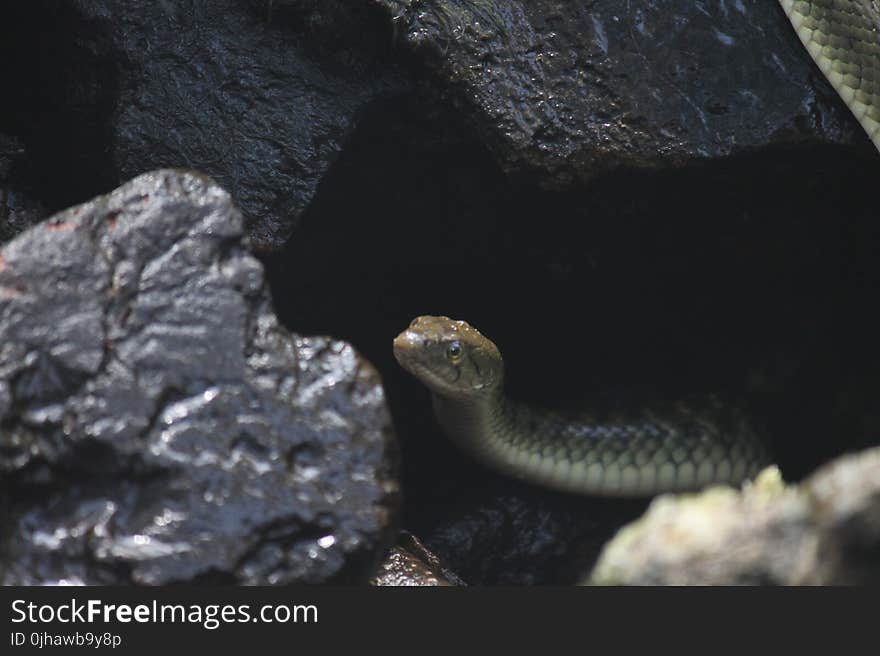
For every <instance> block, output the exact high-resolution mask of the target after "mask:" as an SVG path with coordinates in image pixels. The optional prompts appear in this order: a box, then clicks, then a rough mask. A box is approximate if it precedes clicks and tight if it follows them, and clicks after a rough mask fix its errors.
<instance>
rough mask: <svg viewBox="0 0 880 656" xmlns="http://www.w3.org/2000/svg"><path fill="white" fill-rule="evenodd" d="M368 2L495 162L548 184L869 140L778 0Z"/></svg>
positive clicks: (438, 0) (866, 146)
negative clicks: (623, 168) (625, 169)
mask: <svg viewBox="0 0 880 656" xmlns="http://www.w3.org/2000/svg"><path fill="white" fill-rule="evenodd" d="M373 2H375V3H378V4H379V5H381V6H383V7H384V8H385V9H386V10H387V11H388V13H389V15H390V19H391V21H392V23H393V25H394V27H395V30H396V33H397V34H398V37H399V39H400V40H401V41H403V42H404V43H406V44H407V45H408V46H409V47H410V48H411V50H412V52H413V53H414V56H415V57H416V59H417V60H418V61H420V62H424V64H425V65H427V66H428V67H429V68H430V69H431V70H432V71H434V73H435V74H436V78H437V80H438V81H439V84H440V86H441V87H442V88H443V91H444V93H445V94H446V95H448V96H449V97H450V98H451V99H452V100H453V101H454V102H455V103H456V104H457V105H458V106H459V107H460V108H461V110H462V111H463V112H464V113H465V114H467V116H468V117H469V118H470V121H471V123H472V125H474V126H475V127H476V129H477V130H478V132H479V133H480V134H481V135H482V138H483V139H484V140H485V142H486V143H487V144H489V145H490V146H491V147H492V148H493V149H494V151H495V153H496V156H497V157H498V159H499V161H500V162H501V163H502V165H503V166H504V167H505V168H506V169H508V170H522V169H524V170H528V171H531V172H536V173H537V174H538V176H539V177H540V179H541V180H542V181H543V182H545V183H549V184H552V185H564V184H570V183H572V182H577V181H581V180H584V179H587V178H590V177H592V176H594V175H596V174H598V173H601V172H604V171H608V170H609V169H614V168H616V167H618V166H620V165H632V166H638V167H658V166H663V167H667V166H670V165H674V164H682V163H686V162H689V161H694V160H703V159H707V158H710V159H711V158H719V157H724V156H727V155H731V154H736V153H742V152H747V151H751V150H752V149H754V148H766V147H778V146H784V145H791V144H796V143H800V142H813V143H817V142H829V143H835V144H840V143H846V144H849V143H858V144H860V145H861V146H862V147H864V148H868V142H867V139H866V138H865V137H864V135H862V134H861V131H860V130H859V128H858V125H857V124H856V123H855V120H854V119H852V117H851V116H850V115H849V113H848V111H847V110H846V108H845V106H844V105H843V104H842V102H841V101H840V100H839V99H838V98H837V95H836V93H835V92H834V91H833V90H832V89H831V87H830V85H828V84H827V82H826V81H825V80H824V78H823V77H822V76H821V74H820V73H819V72H818V70H817V69H815V68H814V66H813V64H812V62H811V61H810V58H809V56H808V54H807V53H806V52H805V51H804V49H803V47H802V46H801V44H800V42H799V41H798V39H797V37H796V36H795V34H794V32H793V30H792V29H791V26H790V25H789V23H788V21H787V20H786V18H785V16H784V14H783V13H782V11H781V10H780V8H779V6H778V5H777V3H776V2H749V3H743V2H692V1H690V0H685V1H678V2H657V1H656V0H645V1H640V2H626V3H622V2H620V1H619V0H599V1H598V2H591V3H587V4H583V3H581V4H578V5H577V6H576V7H573V6H572V4H571V3H569V2H564V1H562V0H539V1H535V2H519V1H514V2H501V1H500V0H467V1H465V0H437V1H436V2H417V1H415V0H373Z"/></svg>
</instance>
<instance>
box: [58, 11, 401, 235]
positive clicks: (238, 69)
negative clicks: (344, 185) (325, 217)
mask: <svg viewBox="0 0 880 656" xmlns="http://www.w3.org/2000/svg"><path fill="white" fill-rule="evenodd" d="M74 6H75V7H76V11H77V14H78V20H79V21H81V25H80V26H79V27H78V28H76V32H75V33H76V34H77V36H76V37H75V38H76V39H78V40H79V41H80V42H81V45H82V47H83V48H85V49H87V50H92V51H96V52H97V53H99V54H98V57H99V59H101V60H104V61H109V62H110V66H109V69H108V70H111V71H112V72H113V77H114V86H115V87H116V89H117V94H118V97H117V98H116V99H115V107H116V109H115V111H114V112H113V113H112V115H111V116H110V117H109V124H108V126H107V131H108V133H109V140H110V143H109V148H110V150H111V152H112V157H113V161H114V169H115V172H116V174H117V175H118V178H119V179H121V180H127V179H129V178H131V177H133V176H135V175H138V174H140V173H143V172H144V171H146V170H150V169H152V168H159V167H166V166H182V167H187V168H193V169H197V170H199V171H203V172H205V173H207V174H209V175H211V176H213V177H214V178H215V179H216V180H217V181H218V182H219V183H220V184H221V185H223V187H224V188H225V189H228V190H229V192H230V193H231V194H232V196H233V198H235V201H236V203H237V204H238V205H239V207H241V209H242V211H243V212H244V214H245V217H246V218H247V220H248V229H249V233H250V235H251V238H252V243H253V244H254V246H255V247H257V248H264V249H269V248H277V247H279V246H281V245H282V244H283V243H284V241H285V240H286V239H287V238H288V237H289V236H290V233H291V232H292V230H293V229H294V227H295V225H296V224H297V221H298V219H299V216H300V214H301V213H302V212H303V210H304V209H305V208H306V207H307V206H308V204H309V202H310V201H311V199H312V197H313V195H314V193H315V190H316V188H317V185H318V182H319V181H320V180H321V178H322V177H323V175H324V172H325V171H326V169H327V168H328V167H329V166H330V163H331V162H332V161H333V159H334V158H335V156H336V155H337V153H338V152H339V150H340V148H341V146H342V142H343V141H344V139H345V137H346V136H347V134H348V132H349V131H350V130H351V129H352V127H353V126H354V124H355V120H356V115H357V113H358V112H359V111H360V110H361V109H362V108H363V107H364V106H365V105H366V104H367V103H369V102H370V101H371V100H373V99H375V98H376V97H378V96H381V95H385V94H389V93H391V92H393V91H394V90H396V89H399V88H400V86H401V85H402V83H401V78H400V75H399V74H398V73H396V72H395V70H394V67H393V66H392V65H390V64H389V63H388V62H383V60H382V59H383V55H382V53H381V47H382V46H384V44H385V43H387V41H385V42H384V43H383V41H382V35H381V34H380V33H379V31H378V30H370V29H368V28H369V26H370V25H372V24H374V23H377V22H378V21H372V20H371V15H370V13H369V12H367V11H364V8H358V7H356V6H351V5H350V4H347V3H344V2H339V1H338V0H331V1H330V2H328V1H326V0H320V1H307V2H297V3H292V2H278V1H277V0H276V1H274V2H247V1H242V0H221V1H219V2H192V3H182V4H181V3H176V2H150V1H145V0H136V1H134V2H125V3H118V2H108V1H103V0H101V1H98V2H94V1H93V0H84V1H81V2H80V1H77V2H75V3H74ZM365 28H367V29H365ZM380 44H381V45H380Z"/></svg>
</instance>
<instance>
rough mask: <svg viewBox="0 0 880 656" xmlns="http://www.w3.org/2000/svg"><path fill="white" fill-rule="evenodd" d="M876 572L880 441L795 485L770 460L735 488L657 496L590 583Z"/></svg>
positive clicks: (808, 581) (841, 579)
mask: <svg viewBox="0 0 880 656" xmlns="http://www.w3.org/2000/svg"><path fill="white" fill-rule="evenodd" d="M877 581H880V448H874V449H870V450H868V451H865V452H863V453H860V454H854V455H848V456H844V457H841V458H839V459H837V460H835V461H834V462H832V463H830V464H828V465H826V466H825V467H822V468H821V469H819V470H818V471H817V472H815V473H814V474H813V475H812V476H810V477H809V478H808V479H806V480H805V481H803V482H802V483H801V484H799V485H788V486H787V485H785V484H784V483H783V481H782V477H781V475H780V473H779V470H778V469H777V468H775V467H770V468H767V469H766V470H764V471H763V472H762V473H761V474H760V475H759V476H758V478H757V479H756V480H755V481H754V482H753V483H750V484H746V485H745V486H744V487H743V489H742V490H741V491H737V490H734V489H732V488H728V487H715V488H711V489H708V490H706V491H704V492H702V493H699V494H690V495H663V496H661V497H658V498H657V499H656V500H655V501H654V502H653V503H652V504H651V506H650V507H649V508H648V511H647V512H646V513H645V515H644V516H643V517H642V518H641V519H639V520H637V521H636V522H633V523H632V524H629V525H628V526H625V527H624V528H623V529H621V530H620V531H619V532H618V534H617V535H616V536H615V537H614V539H612V540H611V542H609V543H608V544H607V545H606V546H605V548H604V550H603V552H602V554H601V556H600V557H599V561H598V563H597V565H596V567H595V568H594V570H593V572H592V574H591V576H590V579H589V581H588V583H593V584H604V585H735V584H744V585H758V584H777V585H826V584H858V583H870V582H877Z"/></svg>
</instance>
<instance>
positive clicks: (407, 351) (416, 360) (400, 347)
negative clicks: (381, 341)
mask: <svg viewBox="0 0 880 656" xmlns="http://www.w3.org/2000/svg"><path fill="white" fill-rule="evenodd" d="M393 350H394V359H395V360H397V363H398V364H399V365H400V366H401V367H403V368H404V369H405V370H406V371H408V372H409V373H411V374H412V375H413V376H416V377H419V378H421V377H423V373H424V372H425V371H426V370H427V367H425V366H424V365H423V364H422V363H421V361H420V359H421V358H420V356H421V355H422V352H423V350H424V340H423V339H422V337H421V336H419V335H417V334H416V333H414V332H412V331H411V330H405V331H403V332H402V333H400V334H399V335H398V336H397V337H395V338H394V348H393Z"/></svg>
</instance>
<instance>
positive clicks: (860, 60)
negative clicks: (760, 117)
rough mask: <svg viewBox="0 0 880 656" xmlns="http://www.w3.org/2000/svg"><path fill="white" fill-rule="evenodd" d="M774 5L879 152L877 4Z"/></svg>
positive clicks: (802, 1) (852, 0) (837, 0)
mask: <svg viewBox="0 0 880 656" xmlns="http://www.w3.org/2000/svg"><path fill="white" fill-rule="evenodd" d="M779 3H780V4H781V5H782V8H783V10H784V11H785V14H786V15H787V16H788V18H789V20H790V21H791V24H792V26H793V27H794V29H795V31H796V32H797V35H798V37H800V40H801V42H802V43H803V44H804V46H805V47H806V49H807V51H808V52H809V53H810V56H811V57H812V58H813V60H814V61H815V62H816V64H817V65H818V66H819V68H820V69H821V71H822V73H823V74H824V75H825V77H826V78H828V81H829V82H831V85H832V86H833V87H834V89H835V90H836V91H837V93H838V94H840V97H841V98H842V99H843V101H844V102H845V103H846V105H847V107H849V108H850V110H851V111H852V113H853V114H854V115H855V117H856V119H858V121H859V123H860V124H861V125H862V127H863V128H864V130H865V132H867V133H868V136H869V137H870V138H871V141H873V142H874V145H875V146H876V147H877V148H878V149H880V2H878V1H877V0H779Z"/></svg>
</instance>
